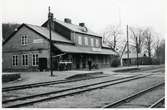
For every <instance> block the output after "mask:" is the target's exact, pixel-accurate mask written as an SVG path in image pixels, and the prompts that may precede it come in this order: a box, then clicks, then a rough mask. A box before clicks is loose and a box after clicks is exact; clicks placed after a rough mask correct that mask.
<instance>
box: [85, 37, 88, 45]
mask: <svg viewBox="0 0 167 110" xmlns="http://www.w3.org/2000/svg"><path fill="white" fill-rule="evenodd" d="M85 45H88V38H87V37H85Z"/></svg>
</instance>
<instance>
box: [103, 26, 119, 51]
mask: <svg viewBox="0 0 167 110" xmlns="http://www.w3.org/2000/svg"><path fill="white" fill-rule="evenodd" d="M121 34H122V32H121V29H120V26H115V25H112V26H109V27H107V28H106V30H105V32H103V43H105V44H106V45H108V46H109V47H111V48H112V49H113V50H116V49H118V48H117V47H119V45H120V44H119V41H118V39H119V38H118V37H119V36H120V35H121ZM119 40H120V39H119ZM118 44H119V45H118Z"/></svg>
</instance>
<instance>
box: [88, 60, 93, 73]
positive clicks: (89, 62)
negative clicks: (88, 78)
mask: <svg viewBox="0 0 167 110" xmlns="http://www.w3.org/2000/svg"><path fill="white" fill-rule="evenodd" d="M88 66H89V71H91V66H92V61H91V60H90V59H89V60H88Z"/></svg>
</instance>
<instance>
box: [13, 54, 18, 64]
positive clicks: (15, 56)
mask: <svg viewBox="0 0 167 110" xmlns="http://www.w3.org/2000/svg"><path fill="white" fill-rule="evenodd" d="M12 65H13V66H16V65H18V56H17V55H13V57H12Z"/></svg>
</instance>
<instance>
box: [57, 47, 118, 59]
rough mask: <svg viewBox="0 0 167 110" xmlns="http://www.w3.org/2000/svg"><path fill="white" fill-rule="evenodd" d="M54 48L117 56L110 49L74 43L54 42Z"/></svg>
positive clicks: (66, 51) (63, 50) (71, 51)
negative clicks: (80, 45) (81, 45)
mask: <svg viewBox="0 0 167 110" xmlns="http://www.w3.org/2000/svg"><path fill="white" fill-rule="evenodd" d="M54 46H55V47H56V48H58V49H59V50H60V51H62V52H64V53H84V54H102V55H113V56H118V53H116V52H115V51H113V50H111V49H105V48H89V47H79V46H75V45H66V44H54Z"/></svg>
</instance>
